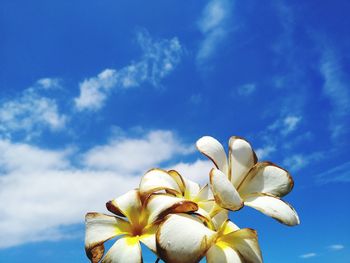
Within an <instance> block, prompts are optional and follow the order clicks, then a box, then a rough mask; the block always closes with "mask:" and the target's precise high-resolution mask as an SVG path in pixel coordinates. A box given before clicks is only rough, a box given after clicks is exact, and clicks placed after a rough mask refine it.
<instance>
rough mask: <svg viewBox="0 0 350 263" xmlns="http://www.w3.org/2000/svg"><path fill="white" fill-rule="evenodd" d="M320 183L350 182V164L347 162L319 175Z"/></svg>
mask: <svg viewBox="0 0 350 263" xmlns="http://www.w3.org/2000/svg"><path fill="white" fill-rule="evenodd" d="M317 181H318V182H319V183H331V182H350V162H345V163H343V164H341V165H338V166H335V167H333V168H331V169H329V170H327V171H324V172H323V173H320V174H318V175H317Z"/></svg>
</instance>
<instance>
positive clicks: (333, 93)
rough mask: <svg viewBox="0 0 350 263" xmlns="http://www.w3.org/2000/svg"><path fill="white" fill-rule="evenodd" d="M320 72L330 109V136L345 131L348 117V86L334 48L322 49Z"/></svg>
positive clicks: (347, 80) (349, 89)
mask: <svg viewBox="0 0 350 263" xmlns="http://www.w3.org/2000/svg"><path fill="white" fill-rule="evenodd" d="M320 72H321V74H322V76H323V78H324V84H323V92H324V94H325V95H326V96H327V98H328V99H329V101H330V103H331V106H332V111H331V113H330V116H329V117H330V127H329V128H330V130H331V135H332V138H334V139H336V138H337V137H338V136H340V135H342V134H345V133H347V129H348V127H347V121H348V119H349V117H350V86H349V84H348V83H349V79H346V75H345V72H344V69H343V68H342V65H341V63H340V58H339V57H337V55H336V53H335V51H334V50H332V49H330V48H326V49H325V50H324V51H323V54H322V59H321V64H320Z"/></svg>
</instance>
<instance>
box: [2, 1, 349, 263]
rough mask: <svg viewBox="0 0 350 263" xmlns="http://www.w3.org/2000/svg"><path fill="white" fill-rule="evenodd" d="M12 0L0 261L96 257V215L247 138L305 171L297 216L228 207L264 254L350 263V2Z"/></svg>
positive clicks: (6, 11)
mask: <svg viewBox="0 0 350 263" xmlns="http://www.w3.org/2000/svg"><path fill="white" fill-rule="evenodd" d="M0 2H1V16H0V17H1V18H0V19H1V22H0V23H1V27H0V35H1V39H2V40H1V42H0V67H1V70H0V87H1V88H0V200H1V201H0V217H1V220H0V234H1V237H2V238H1V240H0V258H1V261H2V260H4V262H11V263H15V262H22V261H23V258H25V259H26V260H27V262H62V261H63V262H87V258H86V257H85V254H84V249H83V239H84V224H83V219H84V214H85V213H86V212H88V211H100V212H105V208H104V203H105V202H106V201H108V200H110V199H112V198H114V197H116V196H118V195H120V194H122V193H123V192H125V191H126V190H127V189H131V188H133V187H135V186H137V184H138V180H139V178H140V176H141V175H142V174H143V173H144V172H145V171H147V170H148V169H149V168H152V167H163V168H176V169H179V170H180V171H183V175H185V176H187V177H190V178H192V179H194V180H198V181H200V182H201V183H205V182H206V181H207V172H208V170H209V169H210V167H211V164H210V163H209V162H208V161H207V160H205V159H204V158H203V157H202V156H201V155H200V154H199V153H198V152H197V151H196V150H195V149H194V143H195V141H196V140H197V139H198V138H200V137H201V136H203V135H211V136H214V137H215V138H217V139H218V140H220V141H221V142H222V143H223V144H224V145H227V142H228V138H229V137H230V136H231V135H239V136H243V137H245V138H247V139H248V140H249V141H250V142H251V143H252V145H253V147H254V149H255V150H256V152H257V154H258V156H259V158H260V159H261V160H271V161H273V162H275V163H277V164H279V165H281V166H283V167H285V168H286V169H288V170H290V172H291V174H292V175H293V178H294V180H295V187H294V190H293V191H292V193H291V194H289V195H288V196H287V197H286V200H287V201H288V202H290V203H291V204H292V205H293V206H294V207H295V208H296V210H297V211H298V213H299V216H300V219H301V225H300V226H297V227H292V228H288V227H285V226H283V225H281V224H278V223H276V222H274V221H273V220H272V219H270V218H267V217H265V216H263V215H262V214H259V213H257V212H256V211H255V210H252V209H250V208H248V207H247V208H244V209H243V210H241V211H239V212H238V213H235V214H234V215H232V219H233V220H234V221H235V222H236V223H237V224H238V225H239V226H240V227H242V228H243V227H251V228H254V229H257V230H258V233H259V240H260V245H261V248H262V251H263V256H264V259H265V262H269V263H270V262H272V263H273V262H276V263H277V262H281V260H282V259H283V260H282V261H283V262H285V263H288V262H290V263H292V262H293V263H295V262H318V263H322V262H330V261H331V260H332V262H340V263H348V262H350V250H349V245H350V235H349V233H350V227H349V224H348V217H349V215H350V211H349V205H348V200H350V199H349V198H350V192H349V183H350V173H349V170H348V169H350V160H349V157H348V156H349V146H350V142H349V135H350V124H349V123H350V122H349V117H350V84H349V83H350V74H349V72H350V52H349V50H350V36H349V34H348V28H350V17H349V16H348V10H350V3H349V1H345V0H339V1H329V0H325V1H304V2H300V1H299V2H295V1H269V2H264V3H262V2H260V1H249V0H248V1H228V0H208V1H193V0H188V1H161V0H156V1H133V0H128V1H111V0H103V1H91V0H85V1H77V0H74V1H44V0H41V1H39V0H33V1H18V0H1V1H0ZM152 260H153V262H154V258H153V256H152V255H151V254H150V253H149V252H146V253H145V261H146V262H152Z"/></svg>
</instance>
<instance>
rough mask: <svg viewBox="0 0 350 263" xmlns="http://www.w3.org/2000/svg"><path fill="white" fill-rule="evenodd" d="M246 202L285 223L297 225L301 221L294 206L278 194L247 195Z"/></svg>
mask: <svg viewBox="0 0 350 263" xmlns="http://www.w3.org/2000/svg"><path fill="white" fill-rule="evenodd" d="M244 204H245V205H247V206H250V207H253V208H255V209H257V210H259V211H260V212H262V213H264V214H265V215H268V216H270V217H272V218H274V219H276V220H277V221H279V222H281V223H283V224H285V225H288V226H295V225H298V224H299V223H300V221H299V217H298V214H297V212H296V211H295V210H294V208H293V207H292V206H291V205H290V204H288V203H286V202H284V201H283V200H281V199H279V198H278V197H276V196H273V195H269V194H252V195H250V196H247V197H245V199H244Z"/></svg>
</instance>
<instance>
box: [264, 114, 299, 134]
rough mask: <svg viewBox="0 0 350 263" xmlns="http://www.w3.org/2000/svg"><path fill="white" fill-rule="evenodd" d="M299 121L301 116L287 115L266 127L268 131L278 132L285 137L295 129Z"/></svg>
mask: <svg viewBox="0 0 350 263" xmlns="http://www.w3.org/2000/svg"><path fill="white" fill-rule="evenodd" d="M301 120H302V117H301V116H296V115H287V116H284V117H283V118H280V119H277V120H276V121H275V122H274V123H273V124H271V125H270V126H269V127H268V129H269V130H272V131H279V132H280V133H281V135H284V136H286V135H288V134H290V133H291V132H293V131H294V130H296V129H297V127H298V125H299V123H300V122H301Z"/></svg>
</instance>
